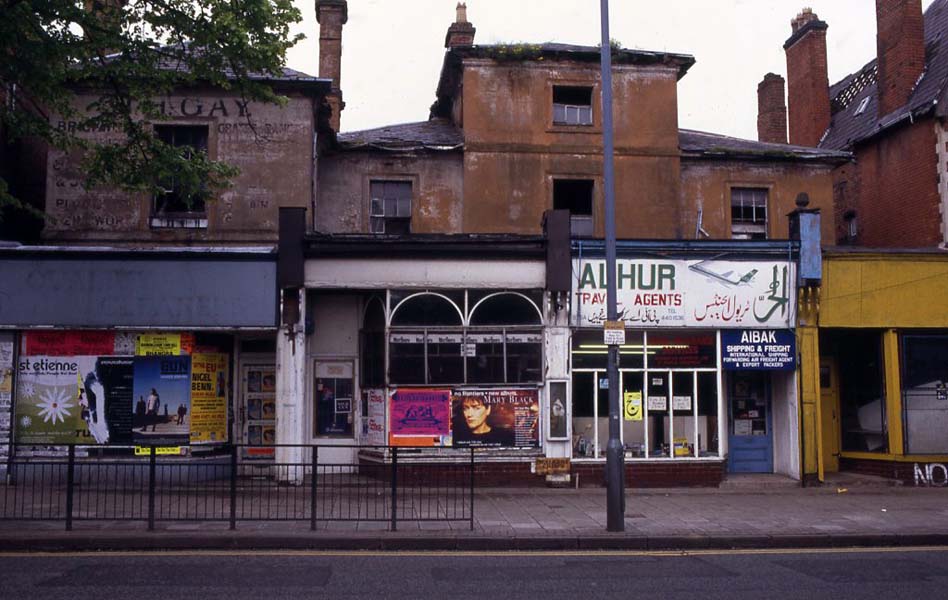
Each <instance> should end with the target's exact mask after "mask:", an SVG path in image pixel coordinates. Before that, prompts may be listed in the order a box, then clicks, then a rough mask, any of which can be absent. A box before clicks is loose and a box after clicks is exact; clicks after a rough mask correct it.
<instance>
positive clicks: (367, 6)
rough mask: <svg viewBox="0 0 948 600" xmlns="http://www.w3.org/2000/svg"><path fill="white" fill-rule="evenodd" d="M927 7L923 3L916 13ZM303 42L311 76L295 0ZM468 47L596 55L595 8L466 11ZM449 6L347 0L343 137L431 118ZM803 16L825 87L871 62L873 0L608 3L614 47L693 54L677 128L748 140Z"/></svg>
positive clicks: (297, 52) (480, 7) (304, 1)
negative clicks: (819, 23)
mask: <svg viewBox="0 0 948 600" xmlns="http://www.w3.org/2000/svg"><path fill="white" fill-rule="evenodd" d="M932 1H933V0H922V5H923V8H928V5H929V4H931V3H932ZM295 2H296V4H297V6H298V7H299V8H300V10H301V11H302V12H303V22H302V23H301V24H300V25H299V27H298V30H299V31H301V32H302V33H304V34H305V35H306V38H307V39H305V40H304V41H303V42H301V43H300V44H298V45H297V46H296V47H295V48H293V49H292V50H291V51H290V55H289V66H290V67H291V68H294V69H297V70H300V71H303V72H306V73H309V74H312V75H316V74H317V70H318V66H317V65H318V62H317V59H318V41H319V29H318V28H319V25H318V24H317V23H316V17H315V9H314V1H313V0H295ZM466 2H467V12H468V20H469V21H470V22H471V23H473V24H474V26H475V27H476V28H477V34H476V37H475V40H474V43H475V44H492V43H503V42H507V43H510V42H530V43H541V42H563V43H574V44H585V45H596V44H598V43H599V39H600V26H599V0H466ZM456 5H457V0H349V22H348V23H347V24H346V26H345V27H344V29H343V34H342V44H343V52H342V90H343V94H344V98H345V101H346V109H345V111H343V113H342V130H343V131H356V130H359V129H368V128H372V127H379V126H382V125H389V124H394V123H405V122H410V121H421V120H425V119H427V118H428V108H429V107H430V106H431V103H432V102H433V101H434V99H435V87H436V85H437V82H438V75H439V73H440V69H441V62H442V59H443V57H444V36H445V32H446V31H447V28H448V26H449V25H450V24H451V23H452V22H453V21H454V18H455V6H456ZM804 6H810V7H812V8H813V11H814V12H815V13H816V14H817V15H819V17H820V18H821V19H822V20H824V21H826V22H827V23H828V24H829V30H828V31H827V52H828V59H829V77H830V83H834V82H836V81H838V80H839V79H842V78H843V77H844V76H846V75H847V74H849V73H852V72H853V71H856V70H857V69H859V68H861V67H862V66H863V65H864V64H865V63H866V62H868V61H869V60H871V59H872V58H873V57H874V56H875V53H876V37H875V35H876V25H875V2H874V1H873V0H664V1H656V0H611V1H610V25H611V28H610V29H611V32H610V33H611V37H612V38H613V39H616V40H618V41H619V42H621V43H622V45H623V46H624V47H626V48H637V49H644V50H656V51H668V52H680V53H684V54H691V55H693V56H694V57H695V58H696V59H697V62H696V63H695V65H694V66H693V67H692V68H691V70H690V71H688V74H687V75H685V77H684V78H683V79H682V80H681V81H680V82H679V84H678V93H679V99H678V115H679V117H678V118H679V124H680V125H681V127H686V128H690V129H698V130H703V131H711V132H715V133H722V134H727V135H733V136H737V137H743V138H748V139H756V137H757V84H758V83H759V82H760V80H761V79H762V78H763V76H764V74H765V73H767V72H774V73H779V74H780V75H783V76H784V77H786V68H787V67H786V58H785V55H784V51H783V43H784V42H785V41H786V39H787V38H788V37H789V36H790V33H791V32H790V20H791V19H792V18H793V17H794V16H795V15H796V14H797V13H798V12H799V11H800V9H802V8H803V7H804Z"/></svg>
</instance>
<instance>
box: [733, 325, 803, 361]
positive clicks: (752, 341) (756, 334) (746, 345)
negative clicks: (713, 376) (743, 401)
mask: <svg viewBox="0 0 948 600" xmlns="http://www.w3.org/2000/svg"><path fill="white" fill-rule="evenodd" d="M721 365H722V366H723V368H724V369H725V370H727V371H793V370H794V369H795V368H796V337H795V336H794V334H793V331H791V330H788V329H771V330H753V329H742V330H735V331H722V332H721Z"/></svg>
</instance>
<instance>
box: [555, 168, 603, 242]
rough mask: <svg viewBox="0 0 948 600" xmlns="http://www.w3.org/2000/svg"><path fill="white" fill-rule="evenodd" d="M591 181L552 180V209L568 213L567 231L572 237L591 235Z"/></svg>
mask: <svg viewBox="0 0 948 600" xmlns="http://www.w3.org/2000/svg"><path fill="white" fill-rule="evenodd" d="M592 207H593V180H592V179H555V180H553V208H554V209H555V210H568V211H569V229H570V235H572V236H573V237H591V236H592V234H593V214H592Z"/></svg>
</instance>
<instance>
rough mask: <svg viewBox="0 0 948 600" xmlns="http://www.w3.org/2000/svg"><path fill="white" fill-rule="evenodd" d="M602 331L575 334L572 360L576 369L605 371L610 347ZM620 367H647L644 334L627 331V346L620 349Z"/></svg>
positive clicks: (577, 332)
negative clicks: (605, 341)
mask: <svg viewBox="0 0 948 600" xmlns="http://www.w3.org/2000/svg"><path fill="white" fill-rule="evenodd" d="M602 336H603V334H602V330H601V329H597V330H595V331H591V330H586V331H576V332H574V333H573V343H572V358H573V368H574V369H605V368H606V366H607V362H608V360H609V357H608V347H607V346H606V344H605V343H604V340H603V337H602ZM619 365H620V366H621V367H622V368H623V369H641V368H642V367H644V366H645V349H644V346H643V340H642V334H641V333H636V332H632V331H626V334H625V344H624V345H622V346H620V347H619Z"/></svg>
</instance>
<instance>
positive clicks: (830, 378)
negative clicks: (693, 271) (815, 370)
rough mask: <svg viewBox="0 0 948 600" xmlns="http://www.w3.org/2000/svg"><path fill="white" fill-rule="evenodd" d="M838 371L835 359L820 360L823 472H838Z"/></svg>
mask: <svg viewBox="0 0 948 600" xmlns="http://www.w3.org/2000/svg"><path fill="white" fill-rule="evenodd" d="M838 373H839V369H837V367H836V359H835V358H823V359H822V360H820V420H821V426H822V432H823V433H822V439H821V441H822V447H823V450H822V453H823V471H825V472H828V473H835V472H837V471H839V434H840V429H839V383H838Z"/></svg>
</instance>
